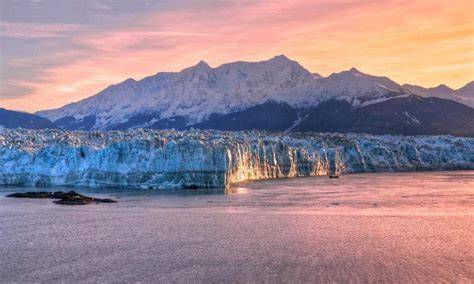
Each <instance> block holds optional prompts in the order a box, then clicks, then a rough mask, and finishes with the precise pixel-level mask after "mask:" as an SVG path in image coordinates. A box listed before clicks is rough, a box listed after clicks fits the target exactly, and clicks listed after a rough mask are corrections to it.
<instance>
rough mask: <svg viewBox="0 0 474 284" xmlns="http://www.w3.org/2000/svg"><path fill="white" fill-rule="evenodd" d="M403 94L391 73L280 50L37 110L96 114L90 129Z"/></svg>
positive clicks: (53, 114) (59, 115) (56, 115)
mask: <svg viewBox="0 0 474 284" xmlns="http://www.w3.org/2000/svg"><path fill="white" fill-rule="evenodd" d="M402 93H403V91H402V89H401V87H400V86H399V85H398V84H396V83H395V82H393V81H391V80H389V79H387V78H383V77H375V76H370V75H366V74H363V73H361V72H359V71H357V70H356V69H351V70H349V71H345V72H341V73H336V74H333V75H331V76H329V77H327V78H324V77H321V76H319V75H317V74H311V73H310V72H309V71H307V70H306V69H304V68H303V67H302V66H301V65H300V64H299V63H298V62H296V61H293V60H290V59H288V58H287V57H285V56H283V55H280V56H276V57H274V58H272V59H270V60H267V61H261V62H234V63H228V64H224V65H221V66H219V67H217V68H211V67H210V66H209V65H208V64H207V63H205V62H204V61H201V62H199V63H198V64H197V65H195V66H193V67H189V68H187V69H184V70H182V71H181V72H178V73H158V74H156V75H154V76H150V77H147V78H144V79H143V80H140V81H135V80H133V79H127V80H125V81H124V82H122V83H120V84H117V85H112V86H110V87H108V88H106V89H105V90H103V91H101V92H99V93H98V94H97V95H95V96H92V97H89V98H87V99H84V100H82V101H79V102H76V103H72V104H68V105H66V106H64V107H62V108H59V109H55V110H48V111H40V112H38V114H39V115H41V116H43V117H47V118H49V119H51V120H52V121H58V120H60V119H65V118H67V119H69V120H71V119H73V120H75V121H77V120H80V121H84V120H87V119H89V120H90V119H91V118H92V119H93V120H95V122H94V123H93V125H92V127H91V128H93V129H109V128H113V126H114V125H118V124H121V123H125V122H127V121H129V120H130V118H132V117H133V116H136V115H143V114H150V113H153V115H152V116H149V117H152V118H151V119H150V120H149V121H148V123H150V122H151V123H152V122H153V121H152V120H155V121H156V120H159V119H167V118H173V117H185V118H186V119H187V120H188V124H193V123H198V122H202V121H203V120H205V119H206V118H207V117H208V116H209V115H210V114H212V113H216V114H226V113H230V112H233V111H237V110H243V109H247V108H249V107H252V106H255V105H259V104H262V103H264V102H267V101H270V100H273V101H277V102H284V103H288V104H290V105H292V106H298V107H302V106H304V107H308V106H315V105H318V104H319V103H320V102H321V101H325V100H327V99H330V98H334V97H337V98H340V99H345V100H348V101H350V102H351V103H352V102H353V103H354V104H358V103H360V102H361V101H364V102H367V101H370V100H372V99H379V98H381V97H386V96H396V95H400V94H402ZM143 126H146V125H143Z"/></svg>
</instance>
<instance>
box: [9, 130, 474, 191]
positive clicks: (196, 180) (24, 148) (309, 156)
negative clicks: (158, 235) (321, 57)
mask: <svg viewBox="0 0 474 284" xmlns="http://www.w3.org/2000/svg"><path fill="white" fill-rule="evenodd" d="M334 153H337V155H335V154H334ZM334 157H337V160H335V159H336V158H334ZM334 167H337V169H336V170H337V172H342V173H366V172H387V171H428V170H472V169H474V138H467V137H453V136H389V135H384V136H376V135H364V134H324V133H291V134H281V133H280V134H278V133H267V132H259V131H245V132H222V131H212V130H206V131H203V130H199V131H198V130H187V131H175V130H160V131H158V130H149V129H135V130H127V131H90V132H88V131H63V130H26V129H1V130H0V185H3V186H42V187H44V186H70V187H80V186H86V187H118V188H146V189H155V188H220V187H227V186H229V185H231V184H232V183H236V182H241V181H246V180H258V179H274V178H291V177H302V176H319V175H328V174H329V173H330V171H331V170H334Z"/></svg>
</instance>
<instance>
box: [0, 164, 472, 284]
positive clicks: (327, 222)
mask: <svg viewBox="0 0 474 284" xmlns="http://www.w3.org/2000/svg"><path fill="white" fill-rule="evenodd" d="M32 190H34V189H32V188H0V282H2V283H3V282H47V283H54V282H91V283H97V282H98V283H101V282H138V281H141V282H161V283H163V282H173V283H182V282H188V283H189V282H205V283H223V282H225V283H229V282H242V283H247V282H257V283H262V282H263V283H281V282H285V283H288V282H290V283H300V282H319V283H321V282H356V283H357V282H398V283H406V282H417V283H427V282H461V283H463V282H464V283H471V282H474V171H457V172H455V171H453V172H420V173H384V174H354V175H343V176H341V178H339V179H329V178H327V177H311V178H298V179H284V180H269V181H256V182H249V183H243V184H237V185H234V186H233V187H232V188H230V189H228V190H226V191H224V190H199V189H197V190H160V191H157V190H119V189H95V190H90V189H82V188H74V190H76V191H78V192H80V193H83V194H87V195H92V196H97V197H112V198H116V199H117V200H118V201H119V203H116V204H97V205H86V206H65V205H56V204H54V203H52V201H51V200H48V199H41V200H38V199H13V198H6V197H5V195H6V194H8V193H12V192H21V191H32ZM42 190H45V189H42ZM47 190H49V191H56V190H71V188H50V189H47Z"/></svg>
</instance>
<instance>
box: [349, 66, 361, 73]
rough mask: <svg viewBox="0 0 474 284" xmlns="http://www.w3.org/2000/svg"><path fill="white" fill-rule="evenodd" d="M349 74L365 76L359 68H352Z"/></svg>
mask: <svg viewBox="0 0 474 284" xmlns="http://www.w3.org/2000/svg"><path fill="white" fill-rule="evenodd" d="M349 72H350V73H352V74H364V73H362V72H360V71H359V70H358V69H357V68H355V67H352V68H351V69H349Z"/></svg>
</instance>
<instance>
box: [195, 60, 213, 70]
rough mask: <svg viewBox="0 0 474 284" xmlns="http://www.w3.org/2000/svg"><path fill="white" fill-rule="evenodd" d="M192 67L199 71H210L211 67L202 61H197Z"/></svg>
mask: <svg viewBox="0 0 474 284" xmlns="http://www.w3.org/2000/svg"><path fill="white" fill-rule="evenodd" d="M194 67H195V68H199V69H211V66H209V64H207V62H206V61H204V60H201V61H199V62H198V63H197V64H196V65H195V66H194Z"/></svg>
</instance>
